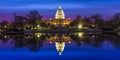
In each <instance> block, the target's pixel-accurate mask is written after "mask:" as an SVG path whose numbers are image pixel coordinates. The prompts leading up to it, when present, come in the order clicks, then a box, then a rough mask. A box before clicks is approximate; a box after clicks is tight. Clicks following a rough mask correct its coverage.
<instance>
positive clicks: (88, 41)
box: [71, 34, 104, 48]
mask: <svg viewBox="0 0 120 60" xmlns="http://www.w3.org/2000/svg"><path fill="white" fill-rule="evenodd" d="M71 38H72V39H73V40H74V41H75V42H76V43H77V45H78V46H80V45H81V44H83V45H90V46H93V47H96V48H98V47H101V46H102V44H103V42H104V39H103V37H102V35H95V36H94V35H88V34H84V36H83V37H79V36H77V35H71Z"/></svg>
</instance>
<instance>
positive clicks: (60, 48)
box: [55, 42, 65, 55]
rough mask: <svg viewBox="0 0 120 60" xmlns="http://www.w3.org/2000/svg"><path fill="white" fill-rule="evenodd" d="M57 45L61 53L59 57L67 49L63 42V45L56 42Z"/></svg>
mask: <svg viewBox="0 0 120 60" xmlns="http://www.w3.org/2000/svg"><path fill="white" fill-rule="evenodd" d="M55 45H56V49H57V51H58V52H59V55H62V52H63V51H64V48H65V42H62V43H60V42H56V43H55Z"/></svg>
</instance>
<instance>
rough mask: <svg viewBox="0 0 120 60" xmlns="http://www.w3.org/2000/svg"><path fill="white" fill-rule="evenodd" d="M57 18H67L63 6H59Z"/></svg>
mask: <svg viewBox="0 0 120 60" xmlns="http://www.w3.org/2000/svg"><path fill="white" fill-rule="evenodd" d="M55 19H57V20H59V19H65V14H64V11H63V10H62V8H61V6H59V8H58V10H57V12H56V15H55Z"/></svg>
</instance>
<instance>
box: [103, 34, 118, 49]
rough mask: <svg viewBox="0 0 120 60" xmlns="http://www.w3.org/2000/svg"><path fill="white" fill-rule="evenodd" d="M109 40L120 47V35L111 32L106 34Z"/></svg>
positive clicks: (116, 46)
mask: <svg viewBox="0 0 120 60" xmlns="http://www.w3.org/2000/svg"><path fill="white" fill-rule="evenodd" d="M105 37H106V39H107V40H109V41H110V42H111V43H112V44H113V46H114V47H115V48H117V49H120V38H119V37H120V36H118V35H116V34H109V35H106V36H105Z"/></svg>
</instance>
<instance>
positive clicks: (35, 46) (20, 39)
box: [0, 33, 120, 52]
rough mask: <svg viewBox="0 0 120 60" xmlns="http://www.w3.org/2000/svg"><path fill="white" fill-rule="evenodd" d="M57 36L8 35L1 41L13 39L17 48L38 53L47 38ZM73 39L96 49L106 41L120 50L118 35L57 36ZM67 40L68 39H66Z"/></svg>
mask: <svg viewBox="0 0 120 60" xmlns="http://www.w3.org/2000/svg"><path fill="white" fill-rule="evenodd" d="M56 35H57V34H42V35H41V36H40V37H37V36H35V34H31V35H23V34H21V35H20V34H17V35H6V34H1V35H0V40H2V42H3V43H7V42H8V41H9V40H10V39H11V38H12V39H13V42H14V45H15V48H22V47H28V48H29V49H30V51H35V52H36V51H38V50H39V49H40V48H41V47H42V46H43V42H44V41H48V40H46V38H48V39H49V38H51V37H54V36H56ZM63 35H64V37H69V36H70V37H71V39H72V40H73V41H74V42H75V43H76V44H77V45H78V46H82V45H87V46H88V45H90V46H92V47H95V48H99V47H102V45H103V44H104V42H105V41H107V42H111V44H112V45H113V46H114V47H115V48H117V49H120V38H119V37H120V36H118V35H116V34H95V35H94V34H87V33H85V34H83V36H78V35H77V34H61V35H57V37H63ZM64 39H66V38H64ZM64 39H63V38H61V39H59V40H60V41H64ZM69 41H71V40H65V42H69ZM53 42H58V40H53Z"/></svg>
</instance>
